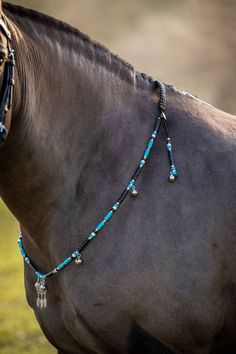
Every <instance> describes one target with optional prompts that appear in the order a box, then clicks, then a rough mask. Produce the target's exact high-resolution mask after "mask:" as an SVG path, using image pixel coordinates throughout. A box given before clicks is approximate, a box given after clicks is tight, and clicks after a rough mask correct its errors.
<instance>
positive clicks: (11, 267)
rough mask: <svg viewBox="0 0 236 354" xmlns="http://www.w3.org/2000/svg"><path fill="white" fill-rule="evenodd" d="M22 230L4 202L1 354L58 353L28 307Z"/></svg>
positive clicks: (0, 220) (0, 211)
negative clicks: (19, 238) (19, 241)
mask: <svg viewBox="0 0 236 354" xmlns="http://www.w3.org/2000/svg"><path fill="white" fill-rule="evenodd" d="M18 233H19V227H18V225H17V222H16V221H15V220H14V218H13V216H11V215H10V212H8V210H7V209H6V207H5V206H4V204H3V203H2V201H1V200H0V284H1V286H0V353H1V354H42V353H43V354H54V353H56V351H55V349H54V348H53V347H52V346H50V344H49V343H48V342H47V340H46V339H45V337H44V335H43V334H42V332H41V330H40V328H39V326H38V324H37V322H36V320H35V318H34V314H33V311H32V310H31V309H30V307H29V306H28V305H27V302H26V298H25V292H24V281H23V263H22V258H21V256H20V254H19V250H18V246H17V242H16V241H17V236H18Z"/></svg>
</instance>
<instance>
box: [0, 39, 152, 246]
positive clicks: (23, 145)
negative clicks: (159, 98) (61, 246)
mask: <svg viewBox="0 0 236 354" xmlns="http://www.w3.org/2000/svg"><path fill="white" fill-rule="evenodd" d="M22 36H23V37H24V34H23V33H22ZM41 36H42V34H41ZM41 40H42V43H44V47H42V43H38V41H37V40H36V39H34V38H32V37H29V38H25V41H24V43H27V58H26V60H27V65H26V64H25V67H26V66H27V70H26V69H21V73H20V74H19V73H18V78H19V80H20V81H22V82H24V88H23V89H22V90H23V92H21V93H20V100H21V109H20V110H19V112H18V115H17V117H13V121H14V120H15V124H13V127H12V132H11V134H10V137H9V140H8V141H7V144H6V146H4V148H3V149H2V151H1V152H0V161H1V171H0V192H1V195H2V197H3V199H4V200H5V202H6V204H7V205H8V207H9V208H10V209H11V210H12V212H13V213H14V214H15V216H16V218H17V219H18V220H19V222H20V224H21V226H22V228H23V230H24V231H25V234H26V235H27V237H28V238H29V239H30V240H31V241H32V239H33V241H34V242H37V241H36V240H40V244H41V246H43V242H42V238H43V239H45V240H46V239H47V242H48V237H49V235H50V237H51V238H53V236H52V235H63V234H64V233H65V232H66V234H70V237H71V239H73V236H74V237H75V238H76V240H77V242H78V230H82V229H83V230H84V229H85V228H86V229H87V230H88V231H89V229H88V228H89V227H91V228H92V226H94V223H95V222H97V221H98V219H99V217H102V216H103V214H102V213H103V212H104V211H106V208H109V207H110V205H111V204H112V202H114V200H115V198H116V197H117V196H118V194H119V192H120V190H121V189H122V187H123V186H124V185H125V183H126V182H127V180H128V179H129V177H130V174H131V173H132V172H133V169H134V168H135V163H137V161H138V159H139V158H140V156H141V153H142V150H143V148H144V146H145V143H146V140H147V137H148V134H149V133H150V132H151V128H152V125H153V122H154V118H155V114H156V110H157V106H156V102H155V100H153V98H151V90H152V85H151V84H150V83H149V82H148V81H146V82H144V83H142V85H143V87H142V88H139V89H138V88H137V86H136V82H135V79H136V75H135V74H134V73H133V72H130V74H129V75H130V76H129V79H128V80H127V68H125V69H124V71H125V73H124V75H123V77H122V65H121V69H120V70H121V73H119V72H114V71H112V64H111V67H109V68H106V67H105V66H104V65H102V64H101V63H97V61H96V58H93V59H91V58H90V59H88V58H86V57H85V56H83V55H81V54H80V51H79V49H77V50H75V49H71V50H70V49H68V47H63V45H61V44H60V43H59V42H58V41H54V40H53V39H50V37H49V36H48V35H47V36H46V35H45V37H44V38H42V37H41ZM16 45H17V43H16ZM17 53H18V55H19V56H21V62H22V63H24V52H21V48H20V46H19V45H18V48H17ZM94 55H96V53H95V54H94ZM144 81H145V80H144ZM142 85H141V86H142ZM21 87H22V85H21ZM16 91H17V90H16ZM15 94H16V95H19V93H18V92H16V93H15ZM17 100H18V101H19V96H18V99H17ZM140 142H142V144H140ZM101 205H102V206H103V208H102V210H101V208H100V206H101ZM75 226H76V227H75ZM58 237H60V236H58ZM55 242H56V241H55Z"/></svg>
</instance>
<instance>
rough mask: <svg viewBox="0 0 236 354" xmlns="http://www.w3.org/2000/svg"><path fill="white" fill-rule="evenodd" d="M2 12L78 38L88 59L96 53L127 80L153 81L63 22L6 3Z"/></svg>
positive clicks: (104, 62) (101, 60)
mask: <svg viewBox="0 0 236 354" xmlns="http://www.w3.org/2000/svg"><path fill="white" fill-rule="evenodd" d="M3 10H4V11H6V12H7V15H13V17H14V19H15V16H16V17H17V18H24V19H28V20H30V21H33V22H34V23H39V24H41V25H44V26H45V27H49V28H50V29H52V28H53V29H55V30H56V31H58V32H60V33H62V34H65V35H66V36H67V38H68V36H70V35H72V36H73V37H76V38H78V39H79V41H80V42H81V43H82V46H83V47H84V45H86V47H87V48H88V50H90V54H88V53H87V54H88V57H91V55H92V53H94V52H96V53H98V60H99V61H100V62H102V63H103V64H106V65H107V66H108V68H109V67H111V64H113V70H115V71H119V69H122V71H123V72H124V73H125V76H126V78H128V79H129V78H131V77H132V78H133V77H134V75H136V77H137V78H141V79H142V80H143V79H145V80H146V79H147V80H149V81H151V82H152V81H153V80H152V78H151V77H148V76H147V75H145V74H139V73H137V72H135V71H134V68H133V66H132V65H130V64H129V63H127V62H126V61H125V60H123V59H121V58H120V57H119V56H118V55H115V54H113V53H111V52H110V51H109V50H108V49H107V48H106V47H104V46H103V45H102V44H100V43H98V42H96V41H94V40H91V39H90V37H89V36H88V35H86V34H84V33H82V32H81V31H79V30H78V29H76V28H74V27H72V26H70V25H68V24H67V23H65V22H63V21H59V20H57V19H55V18H53V17H51V16H48V15H45V14H43V13H41V12H38V11H35V10H31V9H28V8H25V7H23V6H18V5H13V4H10V3H7V2H4V3H3ZM8 13H9V14H8ZM9 17H11V16H9Z"/></svg>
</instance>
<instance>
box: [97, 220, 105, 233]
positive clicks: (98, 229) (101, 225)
mask: <svg viewBox="0 0 236 354" xmlns="http://www.w3.org/2000/svg"><path fill="white" fill-rule="evenodd" d="M104 225H105V223H104V221H101V222H100V223H99V224H98V225H97V226H96V229H95V230H97V231H100V230H101V229H102V228H103V226H104Z"/></svg>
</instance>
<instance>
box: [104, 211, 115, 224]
mask: <svg viewBox="0 0 236 354" xmlns="http://www.w3.org/2000/svg"><path fill="white" fill-rule="evenodd" d="M112 214H113V211H112V210H111V211H109V213H107V215H106V216H105V217H104V220H105V221H108V220H110V218H111V217H112Z"/></svg>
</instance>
